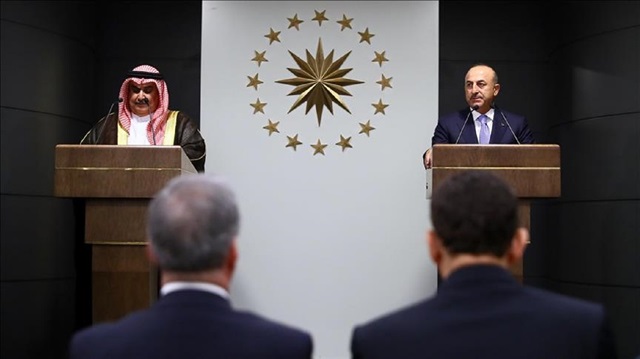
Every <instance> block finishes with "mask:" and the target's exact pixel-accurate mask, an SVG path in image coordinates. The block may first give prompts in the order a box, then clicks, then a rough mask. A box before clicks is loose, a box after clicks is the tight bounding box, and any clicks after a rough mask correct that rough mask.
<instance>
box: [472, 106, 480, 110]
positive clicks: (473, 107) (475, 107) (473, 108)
mask: <svg viewBox="0 0 640 359" xmlns="http://www.w3.org/2000/svg"><path fill="white" fill-rule="evenodd" d="M479 108H480V105H473V106H471V109H472V110H474V111H478V109H479Z"/></svg>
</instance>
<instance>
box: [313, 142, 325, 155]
mask: <svg viewBox="0 0 640 359" xmlns="http://www.w3.org/2000/svg"><path fill="white" fill-rule="evenodd" d="M311 147H313V155H314V156H315V155H317V154H318V153H320V154H322V155H323V156H324V155H325V154H324V149H325V148H326V147H327V145H325V144H323V143H321V142H320V139H318V142H316V144H315V145H311Z"/></svg>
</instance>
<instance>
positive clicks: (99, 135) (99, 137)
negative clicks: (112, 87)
mask: <svg viewBox="0 0 640 359" xmlns="http://www.w3.org/2000/svg"><path fill="white" fill-rule="evenodd" d="M120 102H122V97H118V99H117V100H115V101H113V102H112V103H111V106H109V111H107V114H106V115H105V116H104V120H103V121H104V122H105V124H103V125H102V128H101V129H100V133H99V134H98V139H97V140H96V145H97V144H100V139H101V138H102V133H103V132H104V126H106V122H107V118H108V117H109V115H111V110H113V106H115V105H116V104H117V103H120Z"/></svg>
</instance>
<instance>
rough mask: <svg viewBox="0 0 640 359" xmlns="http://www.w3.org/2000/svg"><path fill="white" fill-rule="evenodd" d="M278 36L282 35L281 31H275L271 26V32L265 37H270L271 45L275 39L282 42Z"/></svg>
mask: <svg viewBox="0 0 640 359" xmlns="http://www.w3.org/2000/svg"><path fill="white" fill-rule="evenodd" d="M278 36H280V31H273V29H272V28H269V33H268V34H267V35H264V37H266V38H267V39H269V45H271V44H272V43H273V42H274V41H277V42H280V39H279V38H278Z"/></svg>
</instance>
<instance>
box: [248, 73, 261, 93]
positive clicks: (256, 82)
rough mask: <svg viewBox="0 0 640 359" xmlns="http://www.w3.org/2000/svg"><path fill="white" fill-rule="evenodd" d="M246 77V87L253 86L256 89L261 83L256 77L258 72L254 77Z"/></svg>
mask: <svg viewBox="0 0 640 359" xmlns="http://www.w3.org/2000/svg"><path fill="white" fill-rule="evenodd" d="M247 78H248V79H249V84H248V85H247V87H253V88H254V89H256V91H257V90H258V85H260V84H262V83H263V82H262V81H260V80H259V79H258V74H256V75H255V76H254V77H251V76H247Z"/></svg>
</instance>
